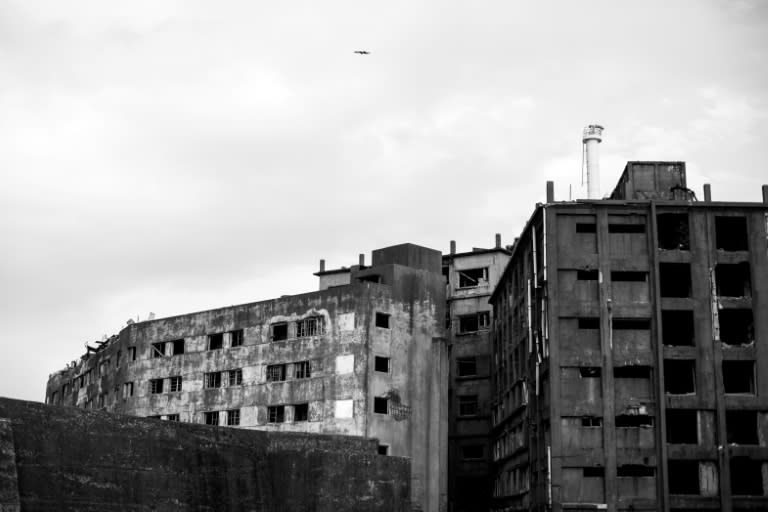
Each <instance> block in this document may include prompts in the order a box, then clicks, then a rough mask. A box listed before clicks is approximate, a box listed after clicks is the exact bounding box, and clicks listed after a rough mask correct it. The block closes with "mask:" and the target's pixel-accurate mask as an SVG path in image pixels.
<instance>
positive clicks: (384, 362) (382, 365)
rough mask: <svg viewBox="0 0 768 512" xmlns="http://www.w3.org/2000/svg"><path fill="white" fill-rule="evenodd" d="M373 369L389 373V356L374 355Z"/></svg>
mask: <svg viewBox="0 0 768 512" xmlns="http://www.w3.org/2000/svg"><path fill="white" fill-rule="evenodd" d="M374 369H375V370H376V371H377V372H382V373H389V358H388V357H380V356H376V357H375V358H374Z"/></svg>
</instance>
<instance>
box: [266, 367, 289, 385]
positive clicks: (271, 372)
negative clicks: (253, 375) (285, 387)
mask: <svg viewBox="0 0 768 512" xmlns="http://www.w3.org/2000/svg"><path fill="white" fill-rule="evenodd" d="M283 380H285V365H284V364H271V365H269V366H267V382H280V381H283Z"/></svg>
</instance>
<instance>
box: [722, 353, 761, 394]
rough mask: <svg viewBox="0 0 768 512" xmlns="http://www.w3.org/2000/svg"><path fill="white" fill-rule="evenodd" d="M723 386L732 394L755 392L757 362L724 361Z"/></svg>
mask: <svg viewBox="0 0 768 512" xmlns="http://www.w3.org/2000/svg"><path fill="white" fill-rule="evenodd" d="M723 387H724V388H725V392H726V393H730V394H748V395H754V394H755V362H754V361H723Z"/></svg>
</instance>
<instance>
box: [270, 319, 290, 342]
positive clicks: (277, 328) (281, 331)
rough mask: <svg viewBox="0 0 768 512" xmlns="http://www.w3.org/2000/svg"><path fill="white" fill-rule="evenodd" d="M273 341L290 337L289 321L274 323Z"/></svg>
mask: <svg viewBox="0 0 768 512" xmlns="http://www.w3.org/2000/svg"><path fill="white" fill-rule="evenodd" d="M271 327H272V341H283V340H287V339H288V323H287V322H281V323H279V324H272V326H271Z"/></svg>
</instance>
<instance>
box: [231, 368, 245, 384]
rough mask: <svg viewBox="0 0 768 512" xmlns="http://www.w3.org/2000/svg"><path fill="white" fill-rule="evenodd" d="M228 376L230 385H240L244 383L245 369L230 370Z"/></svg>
mask: <svg viewBox="0 0 768 512" xmlns="http://www.w3.org/2000/svg"><path fill="white" fill-rule="evenodd" d="M227 376H228V377H229V385H230V386H239V385H241V384H242V383H243V370H242V369H240V368H238V369H236V370H229V371H228V372H227Z"/></svg>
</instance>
